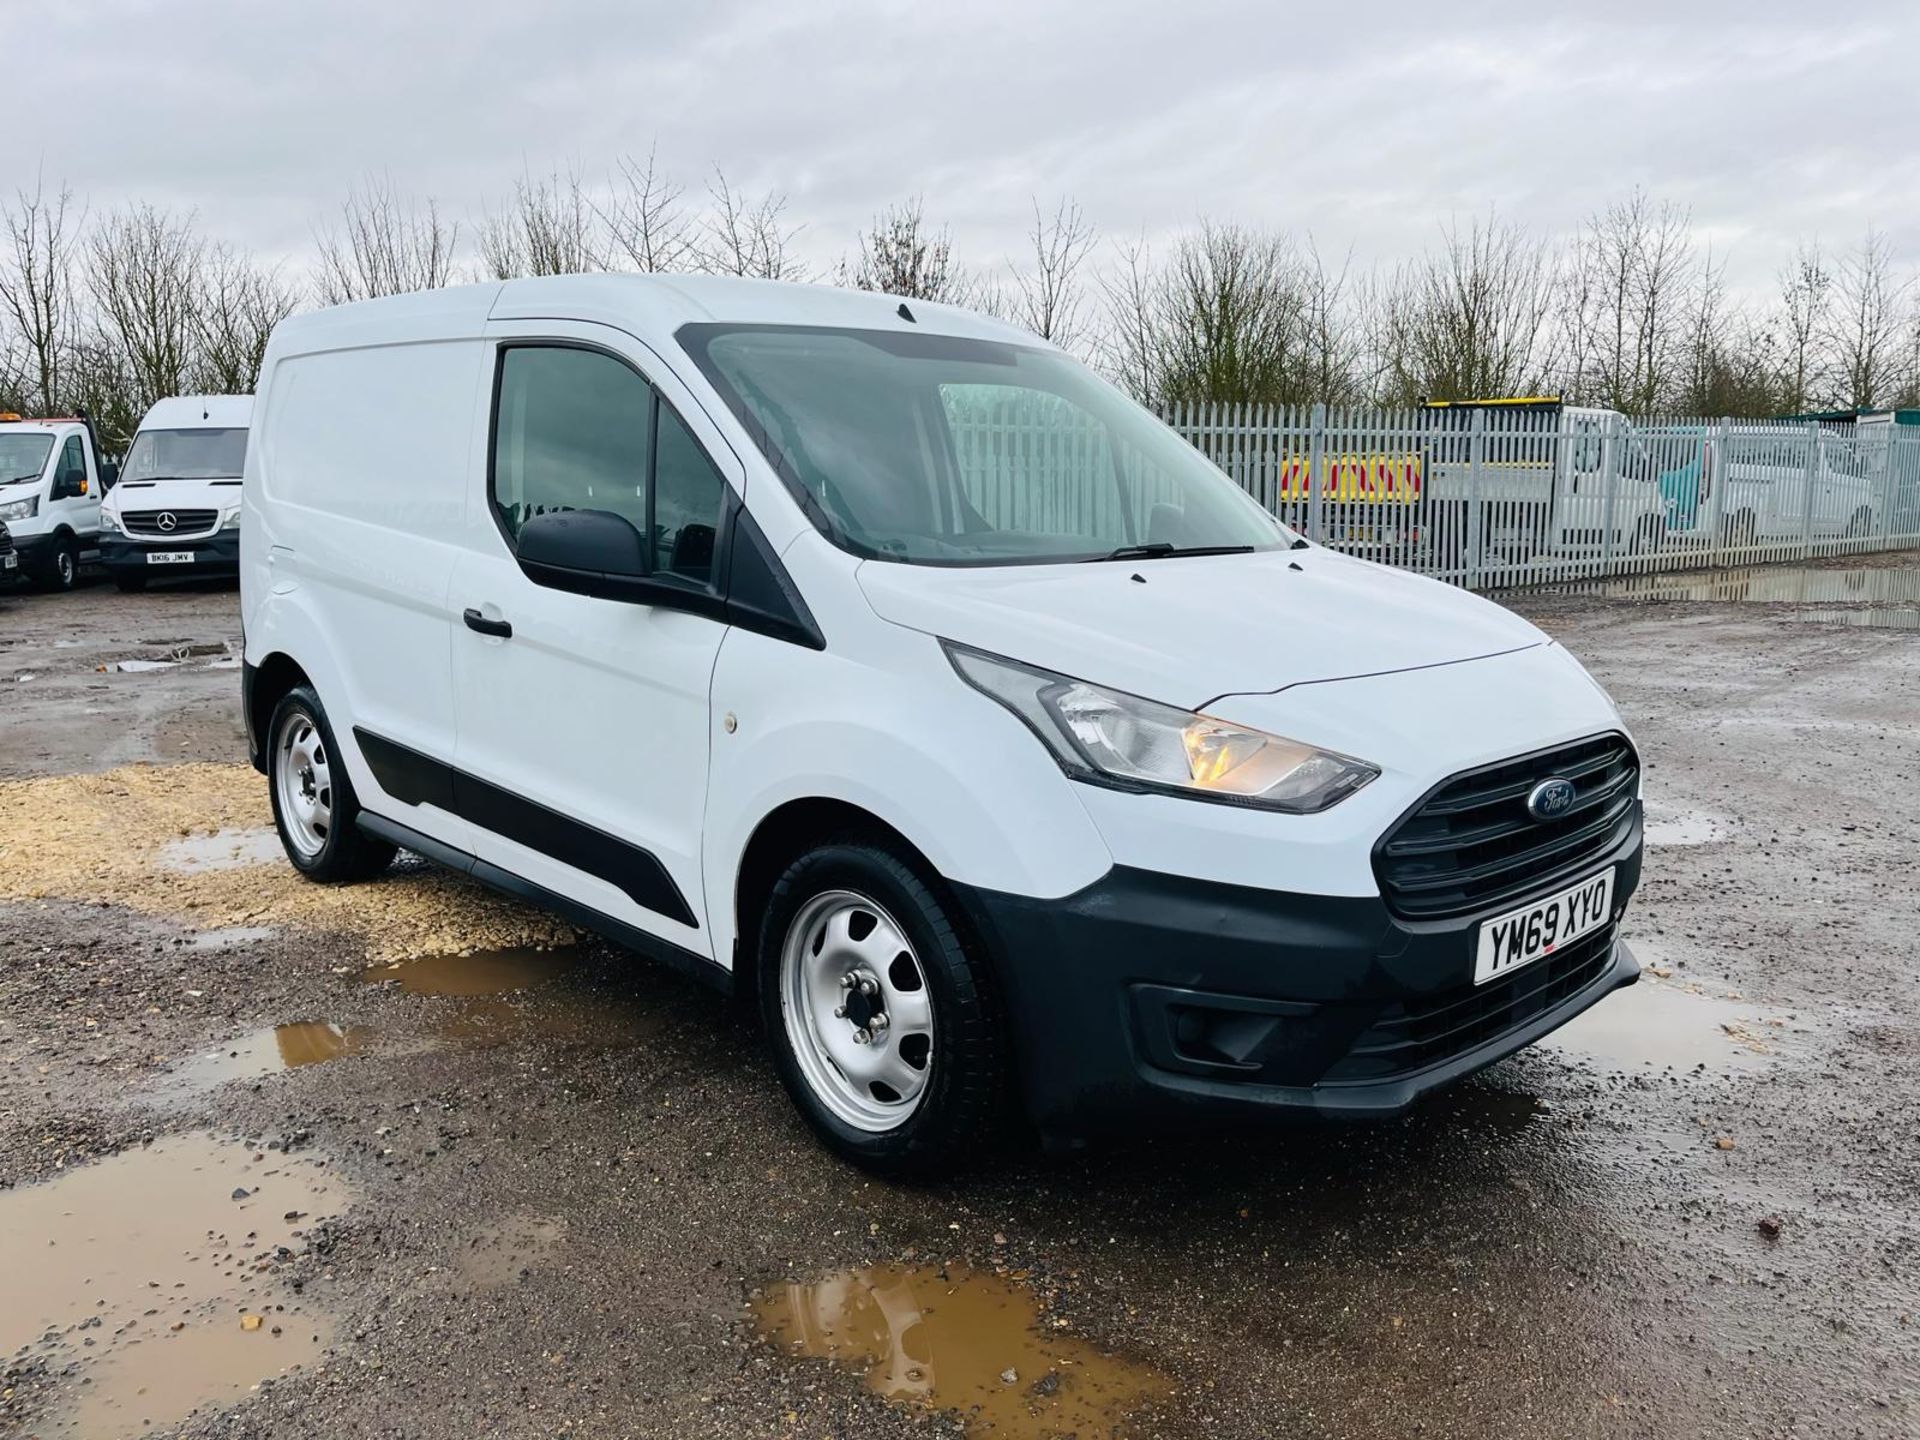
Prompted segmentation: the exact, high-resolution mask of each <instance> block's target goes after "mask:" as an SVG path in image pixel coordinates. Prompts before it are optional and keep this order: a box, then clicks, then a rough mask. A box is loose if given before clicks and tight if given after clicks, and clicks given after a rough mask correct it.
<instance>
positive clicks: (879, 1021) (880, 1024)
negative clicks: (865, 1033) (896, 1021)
mask: <svg viewBox="0 0 1920 1440" xmlns="http://www.w3.org/2000/svg"><path fill="white" fill-rule="evenodd" d="M886 1028H887V1017H886V1012H884V1011H882V1012H881V1013H880V1014H878V1015H875V1016H874V1017H873V1018H872V1019H871V1020H869V1021H867V1029H869V1030H871V1031H872V1032H873V1033H874V1034H876V1035H878V1034H879V1033H880V1032H881V1031H882V1030H884V1029H886Z"/></svg>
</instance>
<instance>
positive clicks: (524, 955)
mask: <svg viewBox="0 0 1920 1440" xmlns="http://www.w3.org/2000/svg"><path fill="white" fill-rule="evenodd" d="M583 964H584V958H583V956H582V955H581V953H580V952H579V951H578V950H577V949H575V948H574V947H572V946H560V947H557V948H554V949H547V950H542V949H536V948H533V947H529V946H516V947H511V948H507V949H502V950H476V951H474V952H472V953H470V954H466V955H430V956H425V957H423V958H421V959H418V960H409V961H405V962H402V963H399V964H393V965H375V966H373V967H371V968H370V969H367V970H363V971H360V972H359V980H360V982H361V983H364V984H370V985H387V984H391V985H393V986H394V987H395V988H396V989H398V990H400V991H402V992H404V993H406V994H409V995H419V996H430V997H437V998H441V999H444V1000H446V1001H448V1002H449V1003H448V1004H446V1005H443V1006H436V1007H433V1008H431V1009H429V1010H427V1011H425V1012H424V1013H409V1014H406V1015H403V1016H399V1017H396V1018H394V1019H391V1020H376V1021H374V1022H371V1023H366V1024H356V1025H338V1024H330V1023H327V1022H323V1021H297V1022H293V1023H289V1024H284V1025H271V1026H267V1027H264V1028H262V1029H259V1030H254V1031H251V1032H249V1033H247V1034H245V1035H241V1036H237V1037H235V1038H233V1039H230V1040H227V1041H223V1042H221V1043H220V1044H217V1045H212V1046H208V1047H207V1048H206V1049H204V1050H202V1051H200V1052H199V1053H197V1054H194V1055H191V1056H188V1057H186V1058H185V1059H183V1060H181V1061H179V1062H178V1063H177V1064H175V1065H173V1066H172V1067H171V1068H170V1069H169V1070H167V1072H166V1073H165V1074H164V1075H162V1076H160V1077H159V1078H158V1079H157V1080H155V1081H153V1082H152V1083H150V1084H149V1085H147V1086H146V1087H145V1090H144V1093H143V1094H142V1096H141V1097H140V1098H141V1100H142V1102H143V1103H148V1104H154V1105H159V1106H162V1107H165V1106H167V1105H170V1104H175V1103H177V1102H180V1101H183V1100H189V1099H192V1098H195V1097H197V1096H200V1095H204V1094H206V1093H207V1092H208V1091H210V1090H213V1089H215V1088H217V1087H219V1086H221V1085H226V1084H229V1083H232V1082H236V1081H250V1080H261V1079H264V1078H266V1077H268V1076H272V1075H277V1074H280V1073H282V1072H285V1071H289V1070H299V1069H304V1068H306V1067H308V1066H312V1065H319V1064H323V1063H325V1062H327V1061H332V1060H341V1059H350V1058H354V1057H361V1056H385V1057H392V1056H395V1055H415V1054H420V1053H423V1052H426V1051H433V1050H443V1049H449V1048H454V1047H465V1048H487V1047H491V1046H496V1045H509V1044H515V1043H523V1042H527V1041H536V1040H537V1041H545V1042H549V1043H554V1044H561V1045H581V1046H599V1047H617V1046H623V1045H635V1044H639V1043H641V1042H643V1041H645V1040H646V1039H648V1038H649V1037H651V1036H654V1035H657V1034H659V1033H660V1029H661V1022H660V1021H659V1019H658V1017H657V1016H656V1015H655V1013H654V1012H653V1011H651V1010H649V1009H648V1008H646V1007H645V1006H643V1005H641V1004H638V1003H636V1002H635V1001H634V1000H633V999H632V998H631V997H629V996H625V995H621V994H618V993H607V992H604V991H601V990H598V989H596V988H594V987H593V986H591V985H589V984H585V983H581V980H580V975H579V972H580V970H581V969H582V967H583Z"/></svg>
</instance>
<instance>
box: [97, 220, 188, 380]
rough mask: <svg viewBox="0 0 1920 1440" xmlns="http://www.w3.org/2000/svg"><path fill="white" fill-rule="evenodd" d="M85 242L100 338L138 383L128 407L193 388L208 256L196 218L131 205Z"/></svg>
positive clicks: (100, 227) (98, 226)
mask: <svg viewBox="0 0 1920 1440" xmlns="http://www.w3.org/2000/svg"><path fill="white" fill-rule="evenodd" d="M86 248H87V288H88V290H89V292H90V293H91V295H92V297H93V304H94V310H95V327H96V330H97V332H98V339H99V342H100V343H103V344H106V345H110V346H112V347H113V348H115V349H116V350H118V352H119V354H120V356H121V360H122V364H123V365H124V371H125V375H126V379H127V383H128V384H129V386H130V387H131V394H130V395H129V396H128V397H127V403H128V408H129V409H132V410H144V409H145V408H146V407H147V406H148V405H151V404H152V403H153V402H154V401H155V400H158V399H160V398H161V397H162V396H165V395H179V394H183V393H186V392H187V391H189V390H191V389H192V388H193V380H194V378H195V366H196V361H197V358H198V354H199V327H198V316H197V309H198V304H199V298H200V297H199V290H200V276H201V267H202V265H203V263H204V261H205V258H206V242H205V240H203V239H202V238H201V237H200V236H199V234H198V233H197V232H196V230H195V228H194V217H193V216H192V215H191V214H189V215H186V216H181V217H175V216H173V215H170V214H168V213H167V212H166V211H164V210H160V209H156V208H155V207H154V206H151V205H144V204H136V205H131V206H129V207H128V208H126V209H125V210H120V211H116V212H115V213H113V214H111V215H108V216H106V217H105V218H104V219H103V220H102V221H101V222H100V223H99V224H98V225H97V226H95V227H94V230H93V232H92V233H91V234H90V235H88V237H87V247H86Z"/></svg>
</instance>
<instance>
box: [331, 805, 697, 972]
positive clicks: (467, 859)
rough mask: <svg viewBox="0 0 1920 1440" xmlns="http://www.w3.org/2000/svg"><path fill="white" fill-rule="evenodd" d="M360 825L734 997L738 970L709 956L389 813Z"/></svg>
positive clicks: (364, 818) (364, 815)
mask: <svg viewBox="0 0 1920 1440" xmlns="http://www.w3.org/2000/svg"><path fill="white" fill-rule="evenodd" d="M359 826H360V828H361V829H362V830H364V831H365V832H366V833H367V834H369V835H371V836H373V837H374V838H375V839H376V840H384V841H386V842H387V843H388V844H389V845H398V846H399V847H400V848H401V849H403V850H411V851H413V852H414V854H416V855H423V856H425V857H426V858H427V859H429V860H431V861H433V862H434V864H436V865H444V866H445V867H446V868H447V869H449V870H452V871H455V872H456V873H458V874H461V875H466V876H470V877H471V878H472V879H475V880H477V881H479V882H480V883H481V884H482V885H485V886H486V887H487V888H488V889H490V890H498V891H499V892H500V893H501V894H503V895H511V896H512V897H513V898H514V899H516V900H525V901H528V902H529V903H531V904H534V905H538V906H539V907H540V908H541V909H543V910H551V911H552V912H553V913H554V914H556V915H558V916H559V917H560V918H561V919H563V920H566V921H569V922H570V923H572V924H575V925H578V926H579V927H580V928H581V929H583V930H591V931H593V932H594V933H595V934H596V935H603V936H605V937H606V938H607V939H609V940H611V941H612V942H613V943H614V944H616V945H620V946H624V947H625V948H626V949H629V950H635V951H638V952H639V953H640V954H642V955H644V956H646V957H647V958H648V959H649V960H657V961H659V962H660V963H661V964H662V965H665V966H667V967H668V968H669V969H672V970H678V971H679V972H680V973H682V974H683V975H688V976H691V977H692V978H693V979H695V980H698V981H699V982H700V983H701V984H702V985H705V986H707V987H709V988H710V989H713V990H717V991H719V992H720V993H721V994H722V995H731V994H732V993H733V972H732V971H731V970H728V969H727V968H726V967H725V966H722V965H718V964H715V963H714V962H713V961H711V960H709V959H707V957H706V956H704V955H696V954H694V953H693V951H691V950H683V949H681V948H680V947H679V946H678V945H675V944H674V943H673V942H672V941H671V940H662V939H661V938H660V937H659V936H657V935H649V934H648V933H647V932H646V931H644V930H640V929H637V928H635V927H634V926H632V925H629V924H627V923H626V922H625V921H624V920H616V919H614V918H613V917H612V916H611V915H603V914H601V913H600V912H599V911H598V910H595V909H594V908H593V907H592V906H590V905H582V904H581V903H580V902H579V901H578V900H573V899H569V898H568V897H567V896H565V895H560V894H557V893H555V892H554V891H552V890H549V889H547V888H546V887H545V886H544V885H536V884H534V883H533V881H531V880H527V879H523V878H522V877H521V876H518V875H515V874H514V873H513V872H512V871H511V870H503V869H501V868H500V867H499V866H498V865H491V864H488V863H487V862H486V861H485V860H482V859H480V858H479V857H478V856H477V855H469V854H468V853H467V852H466V851H464V850H457V849H455V848H454V847H453V846H451V845H447V844H443V843H442V842H441V841H438V840H435V839H434V838H433V837H432V836H431V835H422V834H421V833H420V832H419V831H418V830H415V829H413V828H412V827H411V826H407V825H402V824H400V823H399V822H398V821H397V820H389V819H387V818H386V817H385V816H384V815H375V814H373V813H371V812H370V811H367V810H362V811H361V812H360V817H359Z"/></svg>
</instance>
